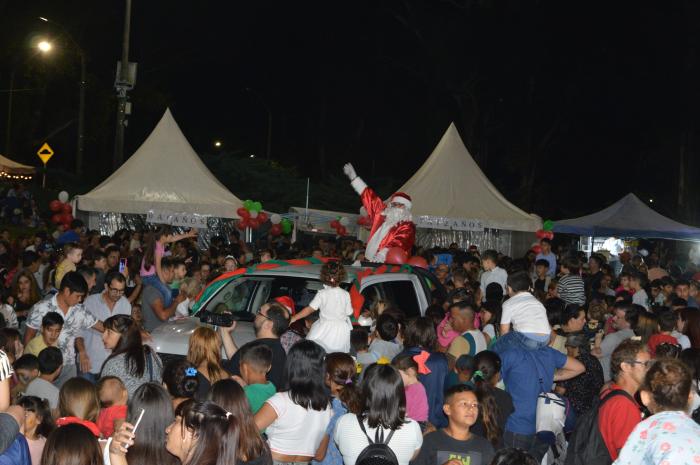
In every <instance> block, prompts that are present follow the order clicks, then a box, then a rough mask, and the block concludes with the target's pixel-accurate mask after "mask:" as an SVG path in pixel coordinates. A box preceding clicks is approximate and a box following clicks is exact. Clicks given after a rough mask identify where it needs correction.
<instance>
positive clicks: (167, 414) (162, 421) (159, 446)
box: [104, 383, 178, 465]
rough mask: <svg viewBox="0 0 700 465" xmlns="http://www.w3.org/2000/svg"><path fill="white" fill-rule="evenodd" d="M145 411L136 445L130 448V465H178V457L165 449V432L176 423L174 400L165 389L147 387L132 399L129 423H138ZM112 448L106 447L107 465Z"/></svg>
mask: <svg viewBox="0 0 700 465" xmlns="http://www.w3.org/2000/svg"><path fill="white" fill-rule="evenodd" d="M142 409H143V411H144V415H143V418H141V423H139V428H138V430H137V432H136V439H135V441H134V445H133V446H131V447H129V449H128V452H127V453H126V460H127V462H129V465H177V463H178V460H177V457H175V456H174V455H172V454H171V453H170V452H168V451H167V449H166V448H165V441H166V439H167V436H166V434H165V430H166V429H167V428H168V426H170V425H171V424H172V423H173V421H174V420H175V412H174V410H173V406H172V403H171V402H170V396H168V393H167V392H165V389H164V388H163V387H162V386H161V385H159V384H155V383H146V384H144V385H143V386H141V387H140V388H138V389H137V390H136V392H135V393H134V396H133V397H132V398H131V399H129V410H128V413H127V416H126V421H128V422H129V423H131V424H134V423H136V420H137V419H138V417H139V415H140V414H141V410H142ZM113 440H114V439H112V441H113ZM110 445H111V444H110V443H108V444H107V446H106V447H105V454H104V459H105V465H110V461H111V458H110V454H109V446H110Z"/></svg>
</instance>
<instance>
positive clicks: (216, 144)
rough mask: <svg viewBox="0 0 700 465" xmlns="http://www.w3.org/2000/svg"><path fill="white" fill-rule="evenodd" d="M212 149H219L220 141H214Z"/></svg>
mask: <svg viewBox="0 0 700 465" xmlns="http://www.w3.org/2000/svg"><path fill="white" fill-rule="evenodd" d="M214 147H216V148H217V149H218V148H219V147H221V141H220V140H217V141H215V142H214Z"/></svg>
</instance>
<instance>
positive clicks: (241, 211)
mask: <svg viewBox="0 0 700 465" xmlns="http://www.w3.org/2000/svg"><path fill="white" fill-rule="evenodd" d="M236 213H238V216H240V217H241V218H244V219H245V218H250V212H249V211H248V210H246V209H245V208H243V207H241V208H239V209H238V210H236Z"/></svg>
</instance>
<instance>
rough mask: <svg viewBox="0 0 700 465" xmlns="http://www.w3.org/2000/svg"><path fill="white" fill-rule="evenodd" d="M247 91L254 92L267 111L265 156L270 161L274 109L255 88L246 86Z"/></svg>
mask: <svg viewBox="0 0 700 465" xmlns="http://www.w3.org/2000/svg"><path fill="white" fill-rule="evenodd" d="M245 91H246V92H248V93H251V94H253V95H254V96H255V97H256V99H257V100H258V102H260V104H261V105H262V106H263V107H265V110H266V111H267V147H266V153H265V156H266V157H267V160H268V161H270V158H271V157H272V111H271V110H270V107H269V106H268V105H267V103H265V100H264V99H263V98H262V96H261V95H260V94H259V93H258V92H257V91H256V90H255V89H251V88H250V87H246V88H245Z"/></svg>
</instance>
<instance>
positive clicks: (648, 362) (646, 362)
mask: <svg viewBox="0 0 700 465" xmlns="http://www.w3.org/2000/svg"><path fill="white" fill-rule="evenodd" d="M627 363H629V364H630V365H644V368H648V367H649V365H651V364H652V363H654V361H653V360H630V361H629V362H627Z"/></svg>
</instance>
